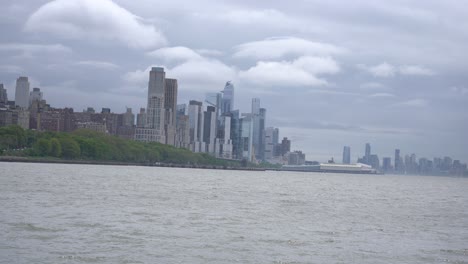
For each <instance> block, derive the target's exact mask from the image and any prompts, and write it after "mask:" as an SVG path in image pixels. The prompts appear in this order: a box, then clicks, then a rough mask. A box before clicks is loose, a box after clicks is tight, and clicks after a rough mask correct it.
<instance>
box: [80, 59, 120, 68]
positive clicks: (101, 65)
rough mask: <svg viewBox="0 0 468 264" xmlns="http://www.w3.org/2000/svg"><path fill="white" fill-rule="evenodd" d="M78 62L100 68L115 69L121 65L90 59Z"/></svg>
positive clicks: (81, 64)
mask: <svg viewBox="0 0 468 264" xmlns="http://www.w3.org/2000/svg"><path fill="white" fill-rule="evenodd" d="M76 64H77V65H80V66H86V67H92V68H98V69H104V70H115V69H117V68H119V66H117V65H116V64H114V63H111V62H107V61H92V60H89V61H79V62H77V63H76Z"/></svg>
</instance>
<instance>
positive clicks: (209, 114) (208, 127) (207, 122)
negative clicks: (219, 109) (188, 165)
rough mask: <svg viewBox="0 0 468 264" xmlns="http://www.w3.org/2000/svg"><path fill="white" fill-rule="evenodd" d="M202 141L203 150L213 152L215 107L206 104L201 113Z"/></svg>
mask: <svg viewBox="0 0 468 264" xmlns="http://www.w3.org/2000/svg"><path fill="white" fill-rule="evenodd" d="M203 122H204V124H203V126H204V127H203V142H205V146H206V150H205V152H207V153H210V154H214V152H215V138H216V107H214V106H207V107H206V111H205V112H204V113H203Z"/></svg>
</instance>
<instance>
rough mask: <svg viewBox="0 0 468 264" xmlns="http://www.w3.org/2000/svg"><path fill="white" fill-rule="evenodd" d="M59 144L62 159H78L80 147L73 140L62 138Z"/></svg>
mask: <svg viewBox="0 0 468 264" xmlns="http://www.w3.org/2000/svg"><path fill="white" fill-rule="evenodd" d="M60 144H61V145H62V157H64V158H66V159H75V158H78V157H80V154H81V151H80V145H78V143H76V141H75V140H73V139H71V138H62V139H61V140H60Z"/></svg>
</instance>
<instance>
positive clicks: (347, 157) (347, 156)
mask: <svg viewBox="0 0 468 264" xmlns="http://www.w3.org/2000/svg"><path fill="white" fill-rule="evenodd" d="M350 163H351V148H350V147H349V146H344V148H343V164H350Z"/></svg>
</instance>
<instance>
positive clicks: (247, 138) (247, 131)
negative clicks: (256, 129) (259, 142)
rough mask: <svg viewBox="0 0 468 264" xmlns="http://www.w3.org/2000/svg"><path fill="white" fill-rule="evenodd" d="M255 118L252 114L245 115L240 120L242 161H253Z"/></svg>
mask: <svg viewBox="0 0 468 264" xmlns="http://www.w3.org/2000/svg"><path fill="white" fill-rule="evenodd" d="M252 141H253V118H252V114H243V116H242V118H241V119H240V147H241V149H240V150H241V159H245V160H247V161H253V159H254V155H253V142H252Z"/></svg>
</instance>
